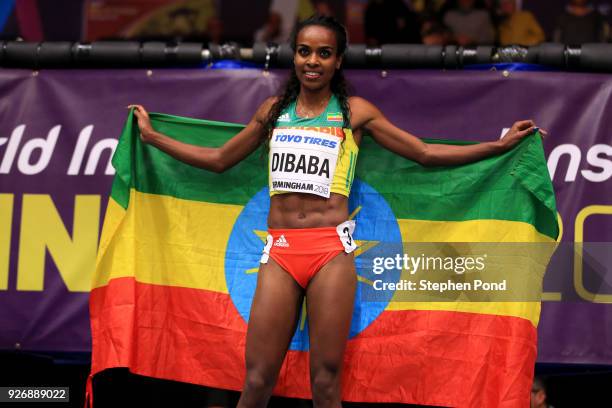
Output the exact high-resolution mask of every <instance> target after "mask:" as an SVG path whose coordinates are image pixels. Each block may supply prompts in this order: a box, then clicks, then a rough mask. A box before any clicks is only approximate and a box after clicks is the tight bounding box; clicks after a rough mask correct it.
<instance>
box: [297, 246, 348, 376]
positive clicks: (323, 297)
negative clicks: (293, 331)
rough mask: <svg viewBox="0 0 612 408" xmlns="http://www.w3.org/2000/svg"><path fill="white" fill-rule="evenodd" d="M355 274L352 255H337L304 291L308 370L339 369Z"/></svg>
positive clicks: (346, 335)
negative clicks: (308, 346)
mask: <svg viewBox="0 0 612 408" xmlns="http://www.w3.org/2000/svg"><path fill="white" fill-rule="evenodd" d="M356 286H357V275H356V273H355V262H354V257H353V254H346V253H344V252H342V253H340V254H339V255H338V256H336V257H335V258H334V259H332V260H331V261H330V262H329V263H327V264H326V265H325V266H324V267H323V268H321V270H320V271H319V272H318V273H317V274H316V275H315V277H314V278H313V279H312V280H311V281H310V284H309V285H308V288H307V290H306V304H307V312H308V329H309V333H310V352H311V356H310V361H311V370H316V369H318V368H321V367H323V368H325V369H332V370H334V369H338V370H339V369H340V367H341V365H342V361H343V356H344V349H345V346H346V340H347V338H348V334H349V329H350V326H351V318H352V315H353V306H354V301H355V290H356Z"/></svg>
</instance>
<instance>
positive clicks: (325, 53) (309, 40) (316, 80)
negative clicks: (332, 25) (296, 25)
mask: <svg viewBox="0 0 612 408" xmlns="http://www.w3.org/2000/svg"><path fill="white" fill-rule="evenodd" d="M293 62H294V64H295V73H296V75H297V77H298V79H299V80H300V83H301V84H302V86H303V87H305V88H307V89H310V90H319V89H322V88H325V87H326V86H329V83H330V82H331V79H332V77H333V76H334V72H336V70H337V69H338V68H340V64H341V63H342V57H338V47H337V41H336V34H335V33H334V32H333V31H332V30H330V29H329V28H325V27H322V26H314V25H313V26H306V27H304V28H303V29H302V30H301V31H300V32H299V33H298V35H297V39H296V49H295V54H294V56H293Z"/></svg>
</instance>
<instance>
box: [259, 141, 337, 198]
mask: <svg viewBox="0 0 612 408" xmlns="http://www.w3.org/2000/svg"><path fill="white" fill-rule="evenodd" d="M341 142H342V139H341V138H339V137H338V136H335V135H332V134H328V133H321V132H317V131H314V130H304V129H275V130H274V132H273V133H272V140H270V181H271V182H270V190H272V191H291V192H296V193H310V194H316V195H318V196H321V197H325V198H329V196H330V193H331V191H330V190H331V183H332V180H333V178H334V171H335V170H336V161H337V160H338V151H339V149H340V143H341Z"/></svg>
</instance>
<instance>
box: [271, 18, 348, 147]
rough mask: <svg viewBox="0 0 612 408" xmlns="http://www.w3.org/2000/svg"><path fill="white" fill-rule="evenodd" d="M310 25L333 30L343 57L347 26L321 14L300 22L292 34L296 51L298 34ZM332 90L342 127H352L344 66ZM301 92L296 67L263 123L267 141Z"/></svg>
mask: <svg viewBox="0 0 612 408" xmlns="http://www.w3.org/2000/svg"><path fill="white" fill-rule="evenodd" d="M308 26H321V27H325V28H328V29H329V30H331V31H333V32H334V33H335V35H336V54H337V55H338V56H339V57H341V56H343V55H344V53H345V52H346V49H347V46H348V40H347V34H346V28H344V26H343V25H342V24H340V23H339V22H338V21H337V20H336V19H335V18H333V17H327V16H321V15H317V14H315V15H313V16H311V17H309V18H307V19H306V20H304V21H302V22H300V23H298V24H297V25H296V27H295V29H294V30H293V33H292V34H291V49H292V50H293V52H294V53H295V51H296V48H297V36H298V34H299V32H300V31H301V30H302V29H304V28H305V27H308ZM330 88H331V91H332V93H333V94H334V95H336V98H338V101H339V102H340V107H341V110H342V117H343V118H344V123H343V125H342V127H344V128H348V127H350V124H351V122H350V108H349V102H348V97H349V91H348V89H349V86H348V83H347V81H346V79H345V78H344V73H343V72H342V67H340V68H339V69H337V70H336V72H334V76H333V77H332V79H331V83H330ZM299 93H300V81H299V79H298V77H297V75H296V73H295V69H292V70H291V74H290V76H289V79H288V80H287V82H286V83H285V85H284V87H283V88H282V92H281V93H280V94H279V97H278V99H277V101H276V102H275V103H274V104H273V105H272V107H271V108H270V112H269V113H268V116H267V118H266V120H265V122H264V123H263V127H264V132H263V137H264V138H265V139H266V141H267V140H268V139H269V138H270V137H271V136H272V131H273V130H274V126H275V124H276V121H277V120H278V117H279V116H280V114H281V112H282V111H283V110H284V109H285V108H286V107H287V106H289V104H290V103H292V102H293V101H295V100H296V99H297V97H298V95H299Z"/></svg>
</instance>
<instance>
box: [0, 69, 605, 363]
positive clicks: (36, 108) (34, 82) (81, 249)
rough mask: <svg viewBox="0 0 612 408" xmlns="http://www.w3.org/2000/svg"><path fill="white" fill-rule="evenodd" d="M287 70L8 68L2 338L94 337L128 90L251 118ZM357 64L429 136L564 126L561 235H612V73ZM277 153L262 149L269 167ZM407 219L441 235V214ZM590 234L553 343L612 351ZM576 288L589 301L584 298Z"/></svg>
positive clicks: (66, 340) (572, 268) (542, 357)
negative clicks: (531, 123)
mask: <svg viewBox="0 0 612 408" xmlns="http://www.w3.org/2000/svg"><path fill="white" fill-rule="evenodd" d="M285 76H286V72H284V71H279V72H273V73H272V74H271V75H262V73H261V71H258V70H240V71H225V72H224V71H202V70H173V69H168V70H155V71H153V72H149V73H148V74H147V71H146V70H112V71H110V70H88V71H74V70H71V71H62V70H54V71H40V72H32V71H28V70H2V71H0V92H1V94H2V96H3V101H4V103H3V104H2V109H0V118H1V120H0V319H1V320H2V322H3V330H2V331H1V332H0V348H2V349H15V348H21V349H27V350H56V351H88V350H90V348H91V344H90V333H89V319H88V308H87V301H88V291H89V288H90V285H91V277H92V274H93V268H94V263H95V256H96V249H97V247H98V240H99V234H100V227H101V218H102V215H103V214H104V212H105V209H106V206H107V203H108V196H109V193H110V186H111V181H112V176H113V175H114V169H113V167H112V165H111V164H110V157H111V155H112V153H113V151H114V149H115V147H116V145H117V137H118V135H119V134H120V132H121V128H122V125H123V123H124V121H125V118H126V115H127V109H125V107H126V106H127V105H128V104H130V103H142V104H144V105H145V106H146V107H147V108H148V109H149V110H150V111H153V112H166V113H171V114H177V115H181V116H189V117H195V118H206V119H211V120H218V121H225V122H235V123H246V122H248V120H250V118H251V116H252V114H253V112H254V111H255V109H256V108H257V106H259V104H260V103H261V102H263V101H264V100H265V98H267V97H268V96H270V95H272V94H273V93H274V92H275V90H276V89H277V87H278V86H279V85H280V84H281V83H282V82H283V80H284V78H285ZM348 78H349V80H350V82H351V83H352V85H353V87H354V88H355V90H356V94H358V95H359V96H362V97H364V98H366V99H368V100H370V101H371V102H373V103H374V104H375V105H376V106H378V108H380V109H381V110H382V112H384V114H385V115H386V116H387V118H389V120H391V121H392V122H393V123H394V124H395V125H397V126H398V127H400V128H402V129H405V130H407V131H409V132H411V133H413V134H415V135H417V136H420V137H430V138H444V139H462V140H466V139H467V140H477V141H486V140H492V139H495V138H496V137H498V136H499V135H500V133H501V131H502V129H503V128H507V127H510V126H511V125H512V123H513V122H514V121H516V120H519V119H526V118H529V119H534V120H535V121H536V122H537V124H538V125H539V126H540V127H542V128H544V129H546V130H547V131H548V133H549V135H548V137H547V138H546V139H545V141H544V148H545V153H546V159H547V164H548V170H549V173H550V177H551V178H552V180H553V184H554V186H555V191H556V196H557V206H558V209H559V223H560V226H561V231H562V237H561V240H562V241H566V242H577V243H588V242H599V243H601V244H602V245H606V244H607V243H609V242H611V241H612V193H610V191H612V189H611V188H610V184H611V179H612V134H610V129H612V117H611V116H610V115H606V114H605V112H606V111H607V107H608V106H609V105H610V104H611V102H610V95H609V92H608V91H607V90H609V89H610V87H612V77H610V76H608V75H601V74H578V73H559V72H546V73H537V72H513V73H510V75H506V76H504V75H502V73H501V72H433V71H389V72H388V73H387V75H386V76H384V77H383V76H381V75H380V72H379V71H365V70H364V71H353V72H348ZM266 166H267V164H266V161H265V159H264V158H263V157H262V159H261V169H260V170H261V171H264V172H265V169H266ZM491 177H496V175H495V174H492V175H491ZM228 181H231V183H230V182H228V184H227V186H226V188H227V192H231V195H232V196H234V195H239V194H243V195H245V197H243V198H241V200H242V201H248V200H249V199H250V198H251V196H249V197H246V195H248V194H250V193H249V192H245V191H242V190H241V187H240V186H241V182H240V180H237V179H236V180H233V179H228ZM202 194H207V192H202ZM228 200H229V199H228ZM226 204H227V205H228V211H229V210H231V208H232V206H231V205H232V203H231V202H230V201H228V202H227V203H226ZM422 210H423V211H427V209H426V208H424V209H422ZM401 227H402V226H401ZM406 228H411V229H412V231H415V233H416V234H418V235H419V236H421V237H423V240H424V241H426V237H427V235H428V233H430V232H431V231H432V229H435V228H436V226H432V225H428V226H427V227H422V226H420V225H418V224H415V225H410V226H406ZM264 238H265V237H264ZM576 248H577V249H576V250H575V251H561V252H560V253H559V254H556V255H555V256H554V257H553V259H552V261H551V263H550V265H549V271H550V270H551V269H554V270H555V275H556V274H560V276H565V277H566V279H565V280H563V282H565V283H564V284H563V285H566V286H568V287H560V285H561V284H559V283H557V282H556V281H552V280H549V279H548V276H546V277H545V278H544V286H543V288H544V294H543V300H544V302H543V304H542V314H541V317H540V323H539V327H538V332H539V333H538V338H539V350H538V359H539V361H543V362H565V363H593V364H612V351H610V349H609V347H608V346H607V344H606V342H605V339H606V338H608V337H609V336H612V326H611V325H609V324H606V322H608V321H609V320H610V318H611V317H612V305H609V303H611V302H612V278H611V276H612V270H610V266H609V265H611V264H612V262H607V263H606V262H601V263H602V265H603V268H591V267H589V263H588V259H589V257H588V253H587V251H586V250H584V249H583V248H582V247H581V246H579V245H578V246H576ZM602 253H604V254H605V253H606V252H605V251H603V250H602ZM607 253H612V252H610V251H608V252H607ZM602 256H603V255H602ZM595 270H596V272H594V271H595ZM551 276H552V274H551ZM563 285H561V286H563ZM568 288H569V289H570V290H571V291H572V293H573V295H572V296H566V289H568ZM576 297H578V298H580V299H581V300H584V302H573V301H572V300H575V299H576ZM566 301H567V302H566ZM583 333H596V334H597V335H594V336H588V338H587V336H584V335H583Z"/></svg>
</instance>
